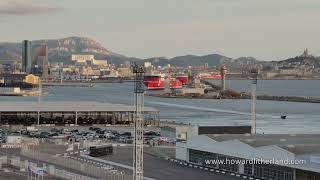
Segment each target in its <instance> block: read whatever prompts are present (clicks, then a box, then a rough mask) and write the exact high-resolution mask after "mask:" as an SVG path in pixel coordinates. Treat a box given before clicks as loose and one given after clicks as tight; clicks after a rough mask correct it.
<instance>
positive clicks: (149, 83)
mask: <svg viewBox="0 0 320 180" xmlns="http://www.w3.org/2000/svg"><path fill="white" fill-rule="evenodd" d="M164 81H165V79H164V76H161V75H145V76H144V85H145V86H146V88H147V89H148V90H163V89H165V83H164ZM182 85H183V83H182V82H181V81H180V80H178V79H176V78H170V88H171V89H181V88H182Z"/></svg>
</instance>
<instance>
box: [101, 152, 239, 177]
mask: <svg viewBox="0 0 320 180" xmlns="http://www.w3.org/2000/svg"><path fill="white" fill-rule="evenodd" d="M103 159H105V160H109V161H113V162H117V163H121V164H124V165H128V166H132V148H131V147H117V148H115V149H114V155H112V156H107V157H104V158H103ZM144 173H145V174H144V175H145V176H146V177H150V178H154V179H157V180H180V179H182V180H196V179H199V180H200V179H201V180H240V179H242V178H237V177H232V176H227V175H219V174H214V173H212V172H208V171H205V170H200V169H194V168H190V167H185V166H180V165H178V164H176V163H173V162H170V161H166V160H164V159H160V158H158V157H155V156H153V155H150V154H146V153H145V154H144Z"/></svg>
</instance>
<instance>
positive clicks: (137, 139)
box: [133, 64, 145, 180]
mask: <svg viewBox="0 0 320 180" xmlns="http://www.w3.org/2000/svg"><path fill="white" fill-rule="evenodd" d="M133 73H134V74H135V78H134V93H135V121H134V133H135V136H134V154H133V156H134V158H133V180H143V128H144V113H143V112H144V109H143V108H144V84H143V78H144V73H145V69H144V67H142V66H138V65H136V64H135V65H134V66H133Z"/></svg>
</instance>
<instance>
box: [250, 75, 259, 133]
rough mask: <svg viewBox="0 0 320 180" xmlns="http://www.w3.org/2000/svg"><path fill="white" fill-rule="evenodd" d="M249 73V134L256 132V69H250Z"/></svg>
mask: <svg viewBox="0 0 320 180" xmlns="http://www.w3.org/2000/svg"><path fill="white" fill-rule="evenodd" d="M250 73H251V80H252V82H251V99H252V101H251V134H256V132H257V116H256V101H257V84H258V70H257V69H252V70H251V71H250Z"/></svg>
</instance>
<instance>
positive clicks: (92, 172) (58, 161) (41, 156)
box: [21, 148, 133, 180]
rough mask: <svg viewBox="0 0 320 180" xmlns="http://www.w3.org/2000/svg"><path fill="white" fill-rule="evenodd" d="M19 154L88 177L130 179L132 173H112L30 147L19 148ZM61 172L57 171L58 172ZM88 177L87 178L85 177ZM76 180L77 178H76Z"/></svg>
mask: <svg viewBox="0 0 320 180" xmlns="http://www.w3.org/2000/svg"><path fill="white" fill-rule="evenodd" d="M21 155H23V156H26V157H29V158H32V159H38V160H40V161H43V162H47V163H50V164H54V165H56V166H58V167H63V168H66V169H71V170H73V171H77V172H79V173H80V172H81V174H82V175H87V176H88V177H89V176H90V177H94V178H99V179H106V180H132V179H133V177H132V175H128V174H123V173H113V172H111V171H108V170H105V169H102V168H101V167H98V166H94V165H91V164H87V163H82V162H80V161H76V160H73V159H70V158H66V157H59V156H52V155H50V154H45V153H40V152H39V151H31V150H30V149H25V148H23V149H21ZM59 173H61V172H59V171H58V174H59ZM87 179H88V178H87ZM77 180H78V179H77Z"/></svg>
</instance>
